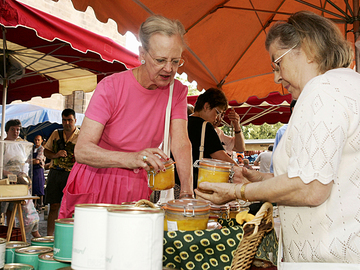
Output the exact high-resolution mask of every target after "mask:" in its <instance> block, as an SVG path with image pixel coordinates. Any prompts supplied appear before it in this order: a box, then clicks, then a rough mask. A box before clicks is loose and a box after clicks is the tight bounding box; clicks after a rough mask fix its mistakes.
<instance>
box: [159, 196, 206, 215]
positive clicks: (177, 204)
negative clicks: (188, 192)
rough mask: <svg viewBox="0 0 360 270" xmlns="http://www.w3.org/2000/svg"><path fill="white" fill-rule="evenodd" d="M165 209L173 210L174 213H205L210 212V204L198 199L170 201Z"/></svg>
mask: <svg viewBox="0 0 360 270" xmlns="http://www.w3.org/2000/svg"><path fill="white" fill-rule="evenodd" d="M164 209H168V210H172V211H179V212H184V211H188V210H189V211H195V212H203V211H208V210H210V203H209V202H206V201H202V200H196V199H178V200H171V201H168V202H167V204H166V205H165V206H164Z"/></svg>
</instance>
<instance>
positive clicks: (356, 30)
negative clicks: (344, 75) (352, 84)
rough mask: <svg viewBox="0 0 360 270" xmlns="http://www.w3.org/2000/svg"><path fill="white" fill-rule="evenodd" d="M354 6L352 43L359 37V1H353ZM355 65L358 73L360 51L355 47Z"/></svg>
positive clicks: (359, 70)
mask: <svg viewBox="0 0 360 270" xmlns="http://www.w3.org/2000/svg"><path fill="white" fill-rule="evenodd" d="M353 4H354V16H355V21H354V42H356V40H357V39H358V38H359V37H360V32H359V31H360V28H359V25H360V21H359V20H360V17H359V0H353ZM355 65H356V71H357V72H359V73H360V49H359V48H357V47H356V46H355Z"/></svg>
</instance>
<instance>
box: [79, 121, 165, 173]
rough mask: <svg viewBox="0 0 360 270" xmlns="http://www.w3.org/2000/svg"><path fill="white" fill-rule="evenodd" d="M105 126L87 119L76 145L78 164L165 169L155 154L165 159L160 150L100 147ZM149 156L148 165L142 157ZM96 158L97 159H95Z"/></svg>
mask: <svg viewBox="0 0 360 270" xmlns="http://www.w3.org/2000/svg"><path fill="white" fill-rule="evenodd" d="M103 130H104V126H103V125H102V124H101V123H99V122H96V121H94V120H91V119H89V118H87V117H85V119H84V121H83V123H82V125H81V130H80V134H79V138H78V141H77V143H76V145H75V158H76V161H77V162H78V163H83V164H87V165H90V166H92V167H95V168H113V167H118V168H128V169H135V168H139V167H142V168H144V169H146V170H149V169H150V168H149V166H148V164H151V165H152V166H153V167H154V170H155V171H157V170H162V169H164V165H163V164H162V162H161V160H160V159H159V157H158V156H155V154H157V155H159V156H161V157H163V158H164V159H166V158H167V156H166V155H165V154H164V152H163V151H161V150H160V149H158V148H148V149H144V150H142V151H140V152H129V153H128V152H119V151H110V150H106V149H104V148H101V147H100V146H98V145H97V144H98V142H99V140H100V137H101V135H102V133H103ZM143 156H147V158H148V159H147V163H146V162H144V161H143V159H142V157H143ZM95 157H96V158H95Z"/></svg>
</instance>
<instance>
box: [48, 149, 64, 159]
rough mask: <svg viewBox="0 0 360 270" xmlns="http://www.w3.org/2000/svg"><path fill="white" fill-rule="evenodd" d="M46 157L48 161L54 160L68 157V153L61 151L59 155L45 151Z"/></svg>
mask: <svg viewBox="0 0 360 270" xmlns="http://www.w3.org/2000/svg"><path fill="white" fill-rule="evenodd" d="M44 155H45V157H47V158H48V159H54V158H59V157H66V156H67V153H66V151H65V150H59V151H58V152H57V153H54V152H53V151H50V150H48V149H44Z"/></svg>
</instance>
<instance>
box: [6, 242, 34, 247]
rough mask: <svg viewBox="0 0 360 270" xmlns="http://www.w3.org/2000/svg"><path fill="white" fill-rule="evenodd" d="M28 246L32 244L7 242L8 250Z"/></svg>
mask: <svg viewBox="0 0 360 270" xmlns="http://www.w3.org/2000/svg"><path fill="white" fill-rule="evenodd" d="M28 246H30V243H28V242H23V241H9V242H6V248H22V247H28Z"/></svg>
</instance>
